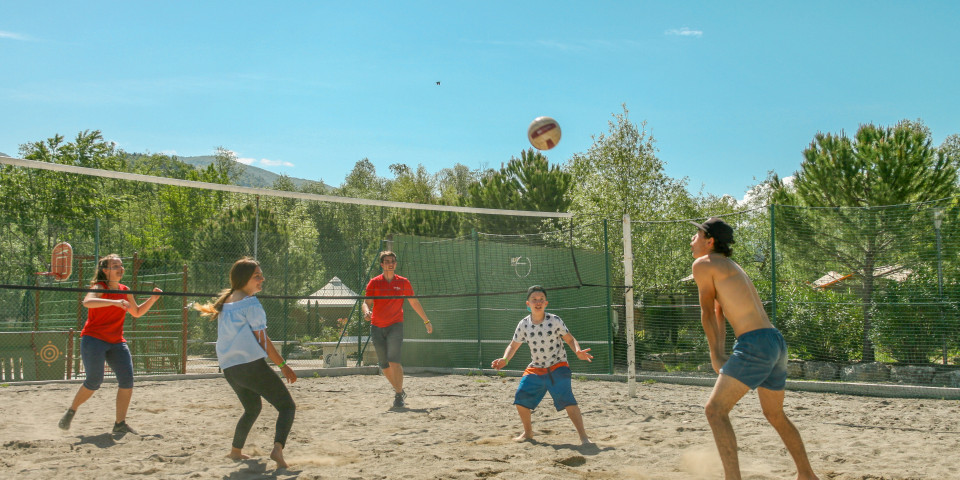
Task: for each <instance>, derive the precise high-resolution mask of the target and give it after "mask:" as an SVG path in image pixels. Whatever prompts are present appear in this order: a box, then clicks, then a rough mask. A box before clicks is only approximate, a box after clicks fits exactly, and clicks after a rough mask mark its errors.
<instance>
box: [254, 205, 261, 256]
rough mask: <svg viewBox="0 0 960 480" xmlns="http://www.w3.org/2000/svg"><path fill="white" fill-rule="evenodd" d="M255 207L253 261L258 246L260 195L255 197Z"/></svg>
mask: <svg viewBox="0 0 960 480" xmlns="http://www.w3.org/2000/svg"><path fill="white" fill-rule="evenodd" d="M255 197H256V199H257V207H256V210H255V211H254V220H253V259H254V260H256V259H257V247H258V246H259V244H260V195H255Z"/></svg>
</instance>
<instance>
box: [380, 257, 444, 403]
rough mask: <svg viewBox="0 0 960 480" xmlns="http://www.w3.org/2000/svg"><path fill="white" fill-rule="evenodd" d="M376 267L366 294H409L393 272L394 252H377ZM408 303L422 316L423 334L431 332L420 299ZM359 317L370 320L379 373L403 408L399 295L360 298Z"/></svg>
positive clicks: (407, 285) (407, 282)
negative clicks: (425, 329) (385, 378)
mask: <svg viewBox="0 0 960 480" xmlns="http://www.w3.org/2000/svg"><path fill="white" fill-rule="evenodd" d="M380 268H381V269H382V270H383V273H382V274H380V275H377V276H376V277H373V278H372V279H370V282H369V283H367V290H366V295H367V296H368V297H388V296H396V297H412V296H413V286H412V285H410V280H407V279H406V278H404V277H401V276H400V275H397V274H396V269H397V255H396V254H395V253H393V252H391V251H389V250H387V251H383V252H380ZM407 301H408V302H410V306H411V307H413V310H414V311H415V312H417V315H420V318H422V319H423V324H424V325H425V326H426V327H427V333H428V334H429V333H433V325H432V324H431V323H430V320H429V319H428V318H427V314H426V313H424V311H423V307H422V306H420V301H419V300H417V299H416V298H408V299H407ZM362 308H363V317H364V318H365V319H367V320H368V321H370V323H371V326H370V337H371V339H372V340H373V346H374V348H375V349H376V350H377V359H378V361H379V363H380V369H381V370H382V371H383V376H385V377H387V380H388V381H389V382H390V385H391V386H393V390H394V391H395V392H396V394H395V395H394V398H393V406H394V407H397V408H400V407H403V406H404V405H405V404H404V399H406V398H407V393H406V392H405V391H404V390H403V366H402V365H400V347H401V346H402V345H403V298H368V299H366V300H364V301H363V305H362Z"/></svg>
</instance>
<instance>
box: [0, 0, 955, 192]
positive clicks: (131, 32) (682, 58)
mask: <svg viewBox="0 0 960 480" xmlns="http://www.w3.org/2000/svg"><path fill="white" fill-rule="evenodd" d="M958 18H960V2H950V1H921V2H903V1H870V2H867V1H841V2H837V1H828V2H820V1H804V2H789V3H788V2H719V1H710V2H700V1H685V2H667V1H662V2H647V1H632V2H626V1H625V2H606V1H599V2H566V1H550V2H540V1H530V2H512V1H511V2H507V1H503V2H500V1H491V2H450V1H436V2H319V1H318V2H246V1H232V2H221V1H204V2H185V1H184V2H179V1H171V2H138V1H134V2H130V1H123V2H100V1H84V2H76V1H45V2H13V1H7V0H2V3H0V152H5V153H7V154H10V155H14V156H16V154H17V149H18V146H19V145H20V144H22V143H26V142H31V141H36V140H42V139H45V138H48V137H50V136H52V135H54V134H57V133H59V134H62V135H65V136H66V137H67V138H72V137H73V136H75V135H76V134H77V132H79V131H81V130H86V129H99V130H101V131H103V133H104V136H105V137H106V138H107V139H108V140H112V141H115V142H117V144H118V145H119V146H120V147H121V148H123V149H125V150H127V151H130V152H163V153H175V154H177V155H181V156H194V155H209V154H212V153H213V152H214V151H215V149H216V148H217V147H218V146H223V147H225V148H227V149H229V150H232V151H234V152H236V153H237V155H238V156H239V157H240V158H242V159H244V161H245V162H247V163H252V164H253V165H256V166H258V167H262V168H267V169H268V170H271V171H274V172H277V173H286V174H288V175H291V176H295V177H302V178H309V179H314V180H319V179H322V180H324V181H325V182H326V183H328V184H332V185H339V184H340V183H341V182H342V181H343V179H344V176H345V175H346V174H347V173H348V172H349V171H350V169H351V168H352V167H353V165H354V164H355V163H356V162H357V161H358V160H360V159H362V158H369V159H370V160H371V161H372V162H373V163H374V165H376V167H377V171H378V173H379V174H380V175H382V176H390V172H389V170H388V166H389V165H391V164H393V163H406V164H408V165H411V166H415V165H417V164H423V165H424V166H425V167H426V168H427V169H428V170H429V171H430V172H437V171H438V170H440V169H442V168H446V167H451V166H453V165H454V164H455V163H462V164H464V165H467V166H468V167H471V168H480V167H499V166H500V164H501V163H503V162H506V161H509V159H510V158H511V157H512V156H518V155H519V153H520V151H521V150H523V149H525V148H527V147H528V143H527V140H526V130H527V125H528V124H529V122H530V121H531V120H532V119H533V118H535V117H538V116H541V115H548V116H552V117H554V118H556V119H557V121H558V122H559V123H560V125H561V127H562V130H563V138H562V140H561V141H560V144H559V145H558V146H557V147H556V148H554V149H553V150H550V151H548V152H546V154H547V157H548V158H549V159H550V160H551V162H555V163H563V162H566V161H567V160H568V159H569V158H570V157H571V156H572V155H573V154H575V153H582V152H586V151H587V149H588V148H589V147H590V145H591V144H592V136H595V135H598V134H601V133H605V132H607V130H608V122H609V121H611V120H612V115H613V114H616V113H620V112H622V107H621V104H626V106H627V108H628V109H629V111H630V119H631V120H632V121H634V122H635V123H640V122H642V121H644V120H645V121H647V122H648V124H647V128H648V130H649V131H650V132H651V133H652V134H653V136H654V137H655V138H656V140H657V146H658V148H659V154H658V156H659V158H660V159H661V160H662V161H663V162H664V163H665V165H666V166H665V170H666V173H667V174H668V175H670V176H672V177H676V178H681V177H688V179H689V186H690V190H691V191H693V192H697V191H699V190H700V188H701V186H702V187H703V190H704V191H705V192H707V193H713V194H718V195H721V194H731V195H734V196H735V197H737V198H740V197H742V196H743V193H744V192H745V191H746V190H747V189H748V188H749V187H750V186H752V185H754V184H755V183H757V180H759V179H763V178H764V177H766V174H767V172H768V171H770V170H774V171H776V172H777V173H778V174H780V175H781V176H787V175H790V174H791V173H793V172H794V171H795V170H797V169H798V168H799V166H800V162H801V151H802V150H803V149H804V148H805V147H806V146H807V145H808V144H809V143H810V141H811V140H812V138H813V136H814V134H815V133H816V132H818V131H823V132H839V131H841V130H845V131H846V132H848V133H850V134H852V133H853V132H854V131H855V130H856V129H857V127H858V125H860V124H862V123H876V124H880V125H892V124H894V123H896V122H897V121H899V120H900V119H904V118H908V119H917V118H921V119H923V121H924V122H925V123H926V124H927V125H928V126H929V127H930V128H931V130H932V132H933V140H934V143H935V144H936V145H939V144H940V142H942V141H943V140H944V138H945V137H946V136H948V135H951V134H955V133H960V94H958V90H960V89H958V85H960V62H958V57H957V48H958V46H960V33H958V32H960V29H958V28H956V22H957V19H958ZM437 81H440V82H441V84H440V85H437V84H436V82H437Z"/></svg>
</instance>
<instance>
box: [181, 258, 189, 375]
mask: <svg viewBox="0 0 960 480" xmlns="http://www.w3.org/2000/svg"><path fill="white" fill-rule="evenodd" d="M187 288H188V286H187V264H186V263H184V264H183V293H187ZM180 308H181V309H182V310H181V314H180V315H181V316H180V323H181V324H182V327H181V330H182V331H181V338H180V374H181V375H185V374H186V373H187V337H188V334H187V327H188V326H189V325H188V322H189V317H188V315H187V296H186V295H184V296H182V297H180Z"/></svg>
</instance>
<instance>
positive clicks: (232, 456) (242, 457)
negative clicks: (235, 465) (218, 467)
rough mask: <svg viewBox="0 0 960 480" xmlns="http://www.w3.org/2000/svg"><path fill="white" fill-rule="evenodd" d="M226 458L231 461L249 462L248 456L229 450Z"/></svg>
mask: <svg viewBox="0 0 960 480" xmlns="http://www.w3.org/2000/svg"><path fill="white" fill-rule="evenodd" d="M227 458H229V459H231V460H249V459H250V455H247V454H245V453H240V451H239V450H231V451H230V453H228V454H227Z"/></svg>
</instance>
